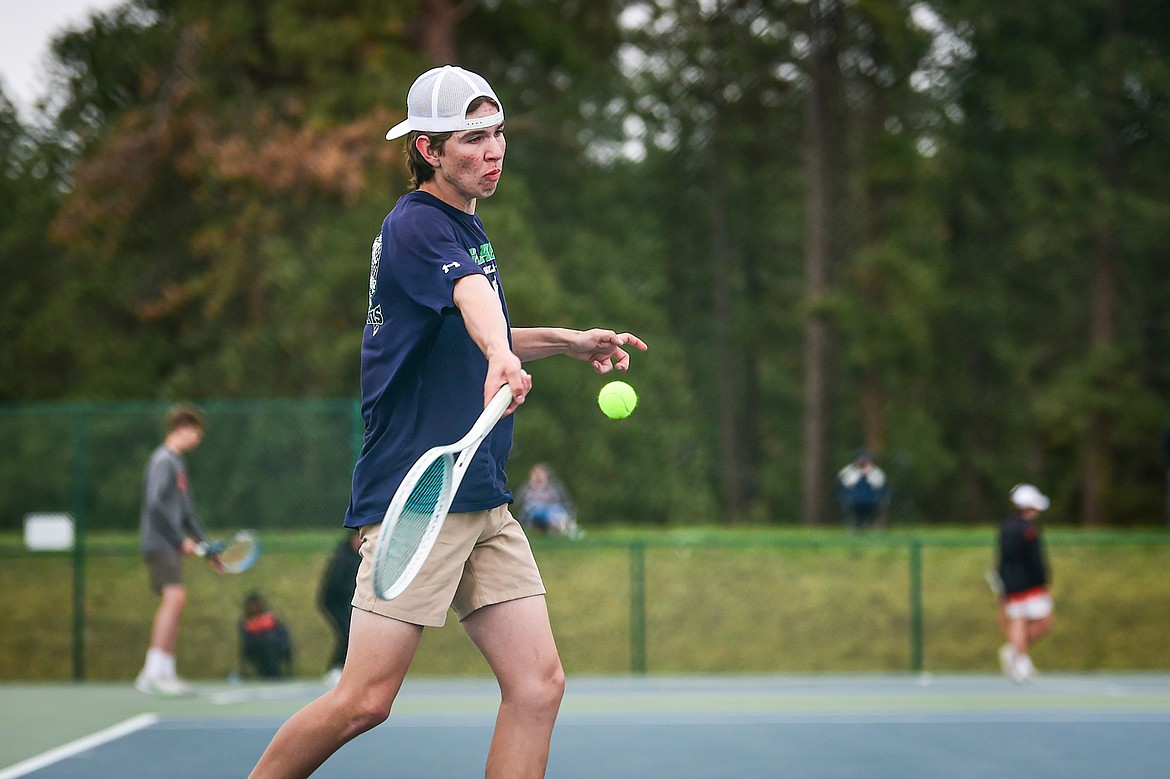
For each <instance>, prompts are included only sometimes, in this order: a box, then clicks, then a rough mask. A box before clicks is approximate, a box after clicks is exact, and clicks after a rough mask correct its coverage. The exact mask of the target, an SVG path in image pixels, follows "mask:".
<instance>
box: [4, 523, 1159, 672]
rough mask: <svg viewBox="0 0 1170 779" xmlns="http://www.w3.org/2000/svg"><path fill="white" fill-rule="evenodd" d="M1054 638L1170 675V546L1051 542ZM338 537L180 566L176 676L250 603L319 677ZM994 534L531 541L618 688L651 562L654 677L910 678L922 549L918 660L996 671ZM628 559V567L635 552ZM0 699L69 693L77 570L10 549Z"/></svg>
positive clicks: (102, 602) (92, 596) (124, 554)
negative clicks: (182, 596)
mask: <svg viewBox="0 0 1170 779" xmlns="http://www.w3.org/2000/svg"><path fill="white" fill-rule="evenodd" d="M1047 538H1048V542H1049V547H1050V548H1049V552H1050V558H1051V561H1052V567H1053V570H1054V573H1055V583H1054V591H1055V596H1056V602H1057V619H1056V626H1055V628H1054V630H1053V633H1052V635H1051V637H1050V638H1049V640H1047V641H1046V642H1045V643H1043V644H1042V645H1041V646H1040V647H1039V648H1038V649H1037V651H1036V655H1035V656H1036V662H1037V665H1039V666H1040V667H1041V668H1042V669H1043V668H1047V669H1051V670H1070V671H1073V670H1098V669H1110V670H1164V669H1166V668H1168V667H1170V661H1168V660H1167V658H1166V656H1165V652H1164V650H1163V648H1162V647H1163V642H1164V637H1165V636H1166V635H1168V634H1170V613H1167V611H1166V609H1165V608H1164V605H1163V604H1165V603H1166V602H1167V599H1170V577H1166V576H1165V575H1164V573H1163V572H1164V571H1165V570H1166V569H1167V566H1168V563H1170V543H1168V542H1170V539H1168V538H1167V537H1166V536H1165V535H1164V534H1152V533H1147V534H1132V533H1131V534H1088V533H1081V532H1076V531H1069V530H1053V531H1051V532H1050V533H1049V534H1048V536H1047ZM338 540H339V534H338V533H337V532H321V533H309V532H296V533H286V534H282V533H265V534H264V536H263V541H264V554H263V555H262V556H261V559H260V562H259V563H258V564H257V566H256V567H255V568H254V569H253V570H252V571H250V572H248V573H247V574H244V575H242V576H216V575H214V574H212V573H211V572H210V571H209V570H208V569H207V568H206V567H205V566H204V565H202V564H201V563H200V562H198V561H189V562H188V564H187V569H186V570H187V583H188V590H189V599H188V608H187V612H186V614H185V616H184V622H183V628H182V631H183V632H182V636H181V638H180V650H179V667H180V671H181V672H182V673H184V674H185V675H187V676H189V677H191V678H197V679H199V678H203V679H214V678H225V677H227V676H228V674H230V673H231V672H232V671H233V670H235V668H236V664H237V663H236V657H237V652H238V640H237V637H236V627H235V625H236V621H237V619H238V616H239V604H240V603H241V602H242V601H243V598H244V595H245V594H246V593H247V592H248V591H250V590H252V589H259V590H261V591H262V592H263V593H264V594H265V595H266V596H267V597H268V599H269V601H270V602H271V604H272V605H273V607H274V608H275V609H276V610H277V611H278V612H279V613H280V614H281V615H282V616H283V617H284V619H285V621H286V622H287V623H288V624H289V626H290V629H291V631H292V634H293V640H294V643H295V647H296V657H295V662H294V666H295V671H296V673H297V675H299V676H316V675H319V674H321V673H323V672H324V670H325V667H326V663H327V660H328V657H329V653H330V646H331V641H332V636H331V634H330V632H329V630H328V628H327V625H326V622H325V620H324V619H323V618H322V617H321V615H320V614H319V612H318V611H317V609H316V589H317V582H318V577H319V576H320V574H321V572H322V571H323V570H324V567H325V564H326V561H327V559H328V556H329V554H330V552H331V550H332V548H333V546H334V544H335V543H336V542H337V541H338ZM993 541H994V534H993V533H992V532H991V531H990V530H989V529H987V528H982V529H975V530H965V529H941V530H924V531H915V532H913V533H895V532H889V533H875V534H872V535H867V536H860V537H859V536H849V535H845V534H843V533H841V532H840V531H838V530H807V529H800V528H781V529H762V528H761V529H747V530H723V529H713V528H704V529H680V530H672V531H658V532H655V531H647V530H639V529H615V530H612V531H606V532H592V533H590V535H589V536H588V537H587V538H586V539H585V540H584V541H580V542H565V541H558V540H545V539H536V540H535V541H534V548H535V549H536V553H537V557H538V560H539V562H540V565H541V571H542V573H543V575H544V578H545V583H546V585H547V587H548V590H549V606H550V610H551V614H552V619H553V623H554V628H555V630H556V633H557V641H558V645H559V647H560V649H561V653H562V656H563V658H564V663H565V666H566V669H567V670H568V671H569V673H571V674H594V673H597V674H601V673H623V672H626V671H629V670H630V668H631V661H632V658H633V657H634V656H636V654H638V653H639V652H640V651H642V647H641V645H632V641H631V638H632V637H636V636H638V635H640V632H639V630H638V627H639V626H638V624H637V623H634V622H632V618H631V614H632V612H633V613H638V611H637V610H636V609H635V610H632V596H633V595H634V594H636V593H637V592H638V588H637V587H636V586H635V585H634V582H633V581H632V576H631V571H632V570H634V569H635V566H634V565H633V562H634V559H635V556H636V554H640V555H643V557H642V558H641V559H642V561H643V563H642V566H641V570H643V571H644V588H645V590H644V591H645V612H644V623H642V625H641V627H642V628H643V630H644V635H645V644H644V652H645V659H646V667H647V670H648V671H649V672H650V673H720V672H744V673H771V672H785V673H792V672H819V671H838V672H840V671H867V672H875V671H877V672H882V671H889V672H897V671H905V670H908V669H909V668H910V665H911V658H912V638H913V636H912V627H913V611H912V607H911V597H912V596H911V593H912V586H911V552H910V546H911V543H912V542H913V543H917V544H921V549H922V553H921V581H922V599H921V620H922V622H921V624H922V635H923V641H922V645H921V649H922V658H923V661H924V666H925V668H926V669H927V670H931V671H940V672H941V671H990V670H993V669H994V668H995V663H996V661H995V648H996V647H997V646H998V645H999V643H1000V642H1001V639H1000V637H999V635H998V634H997V631H996V628H995V624H994V620H993V610H994V601H993V599H992V596H991V594H990V593H989V591H988V589H987V586H986V584H985V583H984V580H983V573H984V571H985V570H986V569H987V568H988V567H989V565H990V564H991V560H992V556H993ZM135 547H136V542H135V539H134V537H133V535H131V534H122V535H102V536H100V537H95V538H91V539H87V542H86V551H87V555H86V561H85V576H84V589H85V593H86V601H85V603H86V606H85V632H84V636H85V669H86V676H87V678H88V679H91V680H127V679H130V678H132V677H133V675H134V673H136V671H137V670H138V668H139V667H140V665H141V662H142V655H143V653H144V652H145V647H146V643H147V638H148V636H149V632H150V619H151V617H152V615H153V611H154V608H155V606H156V599H155V596H154V595H153V593H151V592H150V590H149V588H148V587H147V585H146V575H145V571H144V568H143V566H142V563H141V561H140V559H139V557H138V555H137V552H136V548H135ZM632 549H633V550H635V551H631V550H632ZM0 558H2V559H3V562H2V563H0V625H2V626H3V628H2V630H0V679H5V680H21V681H34V680H36V681H40V680H64V679H68V678H70V675H71V669H72V664H71V661H70V657H71V651H72V616H71V608H70V606H69V604H70V603H71V602H72V593H73V581H72V565H73V561H72V556H71V555H69V554H46V553H37V554H33V553H28V552H23V551H22V550H21V546H20V539H19V538H18V537H16V536H0ZM413 673H415V674H418V675H432V676H434V675H443V676H478V675H485V674H487V673H488V670H487V666H486V664H485V663H484V661H483V660H482V658H480V657H479V655H478V653H477V652H476V651H475V649H474V647H473V646H472V645H471V643H470V642H469V641H468V640H467V638H466V636H465V635H464V634H463V631H462V630H461V629H460V628H459V627H458V625H457V624H456V623H455V621H454V619H451V620H450V621H449V624H448V625H447V626H446V627H444V628H442V629H438V630H427V631H426V633H425V634H424V637H423V646H422V648H421V650H420V652H419V655H418V658H417V660H416V662H415V665H414V668H413Z"/></svg>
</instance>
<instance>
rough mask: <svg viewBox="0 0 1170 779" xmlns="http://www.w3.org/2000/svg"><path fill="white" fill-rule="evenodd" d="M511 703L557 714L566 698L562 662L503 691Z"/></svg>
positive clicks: (557, 662)
mask: <svg viewBox="0 0 1170 779" xmlns="http://www.w3.org/2000/svg"><path fill="white" fill-rule="evenodd" d="M502 693H503V695H504V697H505V698H506V699H507V700H508V702H509V703H513V704H516V705H522V706H525V707H527V708H529V709H533V710H536V711H548V712H552V713H554V714H555V713H556V711H557V710H558V709H560V707H561V699H562V698H564V697H565V669H564V667H563V666H561V663H560V661H559V660H558V661H556V662H555V663H550V664H549V665H548V666H547V667H545V668H543V669H540V670H538V671H537V672H535V673H532V674H528V675H526V676H525V677H524V678H523V679H522V680H520V681H518V682H516V683H515V684H512V685H510V686H509V689H505V690H502Z"/></svg>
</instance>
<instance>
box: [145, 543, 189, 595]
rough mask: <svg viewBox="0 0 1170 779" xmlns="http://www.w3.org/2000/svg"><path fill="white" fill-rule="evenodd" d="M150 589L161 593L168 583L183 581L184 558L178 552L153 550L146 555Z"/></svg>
mask: <svg viewBox="0 0 1170 779" xmlns="http://www.w3.org/2000/svg"><path fill="white" fill-rule="evenodd" d="M146 571H147V573H149V574H150V589H152V590H154V591H155V593H156V594H157V593H161V592H162V588H163V587H165V586H167V585H168V584H182V583H183V558H182V556H181V555H180V554H179V553H178V552H151V553H150V554H148V555H146Z"/></svg>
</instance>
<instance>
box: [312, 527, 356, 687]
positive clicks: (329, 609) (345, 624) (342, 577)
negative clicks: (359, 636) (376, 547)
mask: <svg viewBox="0 0 1170 779" xmlns="http://www.w3.org/2000/svg"><path fill="white" fill-rule="evenodd" d="M361 546H362V537H361V535H359V534H358V533H354V532H352V531H348V532H347V533H346V537H345V539H344V540H343V541H341V543H339V544H338V545H337V548H336V549H335V550H334V552H333V557H331V558H330V559H329V565H327V566H326V567H325V573H324V574H322V576H321V586H320V588H319V589H318V590H317V605H318V606H319V607H320V608H321V613H322V614H324V615H325V618H326V619H327V620H329V626H330V627H331V628H333V633H334V643H333V655H332V657H331V658H330V660H329V670H328V671H327V672H326V674H325V683H326V684H328V685H329V686H330V687H334V686H336V685H337V682H338V681H339V680H340V679H341V668H342V666H344V665H345V653H346V650H347V649H348V648H349V617H350V611H351V609H352V608H353V606H352V605H351V603H350V602H351V601H352V600H353V592H354V589H356V587H357V571H358V565H360V564H361V561H362V556H361V553H360V552H359V551H358V550H359V549H361Z"/></svg>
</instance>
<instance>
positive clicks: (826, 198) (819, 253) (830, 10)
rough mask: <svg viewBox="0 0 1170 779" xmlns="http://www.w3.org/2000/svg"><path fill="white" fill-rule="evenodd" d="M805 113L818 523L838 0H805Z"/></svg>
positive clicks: (838, 126)
mask: <svg viewBox="0 0 1170 779" xmlns="http://www.w3.org/2000/svg"><path fill="white" fill-rule="evenodd" d="M809 11H810V14H811V25H810V33H811V34H810V40H811V56H810V58H809V61H810V64H809V68H810V70H809V75H810V76H811V84H812V86H811V91H810V94H809V108H808V134H809V138H808V158H807V159H808V195H807V203H808V205H807V214H806V220H807V224H806V230H807V236H806V241H807V246H806V249H805V301H806V305H807V306H808V309H809V313H808V320H807V321H806V323H805V327H804V419H803V431H802V436H803V444H804V461H803V469H802V470H803V475H802V478H801V505H802V510H801V521H802V522H804V523H805V524H810V525H819V524H822V523H824V522H825V521H826V520H827V518H828V497H829V494H830V488H829V480H828V476H829V473H830V467H831V466H830V463H829V459H828V456H829V440H830V436H831V433H832V428H833V425H832V413H833V399H832V397H831V392H830V387H831V386H832V384H833V382H832V367H833V353H834V350H833V333H832V328H831V323H830V321H829V318H828V315H827V314H825V313H824V312H823V311H822V310H821V303H822V302H823V301H824V298H825V296H826V294H827V293H828V291H829V288H830V284H831V281H832V277H833V267H834V265H835V264H836V263H837V261H838V259H839V257H838V255H839V254H840V251H841V250H840V242H839V240H838V238H837V236H838V232H837V231H839V230H840V227H841V226H840V224H839V223H838V220H837V219H836V216H837V215H838V214H839V213H840V212H841V199H842V192H843V188H844V187H843V178H844V176H843V173H844V166H845V141H844V139H845V133H844V130H843V124H844V106H845V101H844V95H843V86H842V76H841V71H840V68H839V67H838V64H837V57H838V53H839V47H840V35H841V31H842V29H843V27H844V24H843V22H844V14H845V9H844V6H843V5H842V3H841V1H840V0H812V2H811V3H810V4H809Z"/></svg>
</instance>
